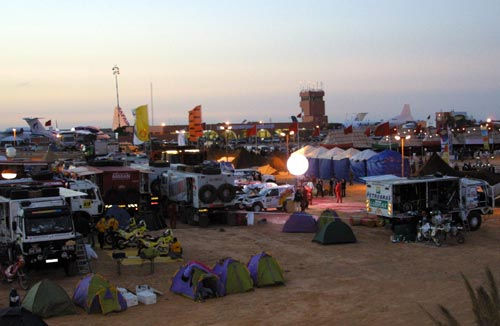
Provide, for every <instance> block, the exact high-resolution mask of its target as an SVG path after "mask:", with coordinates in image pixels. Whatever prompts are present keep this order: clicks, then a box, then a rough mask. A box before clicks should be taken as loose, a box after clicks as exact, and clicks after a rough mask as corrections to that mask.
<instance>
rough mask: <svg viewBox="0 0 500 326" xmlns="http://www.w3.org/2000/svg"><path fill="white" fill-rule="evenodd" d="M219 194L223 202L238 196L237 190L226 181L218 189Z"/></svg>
mask: <svg viewBox="0 0 500 326" xmlns="http://www.w3.org/2000/svg"><path fill="white" fill-rule="evenodd" d="M217 195H218V196H219V199H220V200H221V201H222V202H224V203H229V202H230V201H232V200H233V199H234V197H235V196H236V190H235V188H234V186H232V185H230V184H229V183H224V184H222V185H221V186H220V187H219V188H218V189H217Z"/></svg>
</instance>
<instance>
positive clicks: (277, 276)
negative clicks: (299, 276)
mask: <svg viewBox="0 0 500 326" xmlns="http://www.w3.org/2000/svg"><path fill="white" fill-rule="evenodd" d="M247 267H248V271H249V272H250V276H251V277H252V280H253V284H254V285H255V286H257V287H261V286H268V285H279V284H285V278H284V276H283V270H282V269H281V267H280V266H279V264H278V262H277V261H276V259H274V257H272V256H270V255H268V254H266V253H265V252H261V253H260V254H256V255H254V256H252V258H250V260H249V261H248V264H247Z"/></svg>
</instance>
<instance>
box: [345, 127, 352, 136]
mask: <svg viewBox="0 0 500 326" xmlns="http://www.w3.org/2000/svg"><path fill="white" fill-rule="evenodd" d="M350 133H352V125H350V126H349V127H347V128H344V135H347V134H350Z"/></svg>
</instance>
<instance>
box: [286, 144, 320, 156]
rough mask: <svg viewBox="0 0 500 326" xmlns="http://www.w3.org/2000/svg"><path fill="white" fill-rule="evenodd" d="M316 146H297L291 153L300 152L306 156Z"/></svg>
mask: <svg viewBox="0 0 500 326" xmlns="http://www.w3.org/2000/svg"><path fill="white" fill-rule="evenodd" d="M315 149H316V147H314V146H311V145H306V146H304V147H301V148H299V149H298V150H296V151H295V152H293V153H292V155H293V154H302V155H304V156H307V154H308V153H309V152H311V151H313V150H315Z"/></svg>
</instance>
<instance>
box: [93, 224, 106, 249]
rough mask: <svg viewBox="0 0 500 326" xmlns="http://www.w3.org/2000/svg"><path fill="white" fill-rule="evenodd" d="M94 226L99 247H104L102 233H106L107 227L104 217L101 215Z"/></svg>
mask: <svg viewBox="0 0 500 326" xmlns="http://www.w3.org/2000/svg"><path fill="white" fill-rule="evenodd" d="M95 228H96V230H97V241H99V248H101V250H102V249H104V234H105V233H106V230H107V228H108V225H107V223H106V219H105V218H104V217H101V219H100V220H99V222H97V224H96V225H95Z"/></svg>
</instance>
